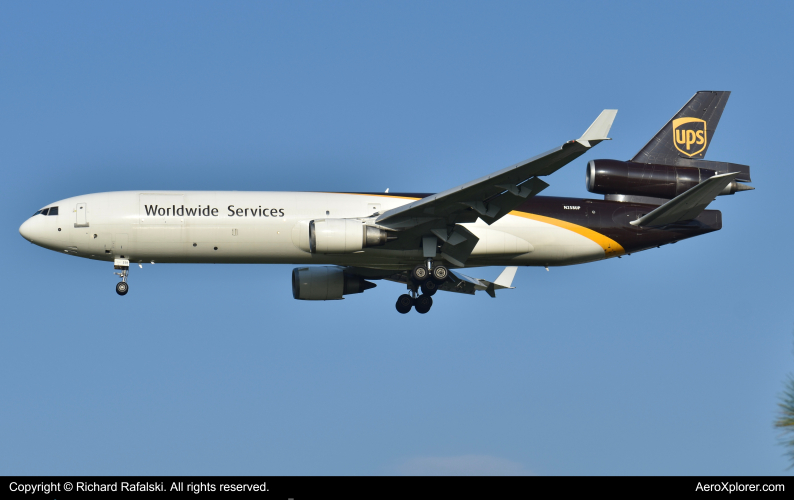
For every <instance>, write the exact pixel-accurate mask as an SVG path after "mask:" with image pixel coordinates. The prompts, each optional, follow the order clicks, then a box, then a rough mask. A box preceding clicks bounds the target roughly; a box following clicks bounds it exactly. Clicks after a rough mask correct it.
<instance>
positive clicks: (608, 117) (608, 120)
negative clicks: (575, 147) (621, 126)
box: [576, 109, 618, 148]
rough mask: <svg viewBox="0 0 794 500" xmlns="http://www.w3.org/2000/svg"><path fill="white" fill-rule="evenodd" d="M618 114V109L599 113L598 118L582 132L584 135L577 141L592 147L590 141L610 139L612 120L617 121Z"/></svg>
mask: <svg viewBox="0 0 794 500" xmlns="http://www.w3.org/2000/svg"><path fill="white" fill-rule="evenodd" d="M617 114H618V110H617V109H605V110H604V111H602V112H601V114H600V115H598V118H596V119H595V121H594V122H593V123H592V124H591V125H590V127H589V128H588V129H587V130H586V131H585V133H584V134H582V137H580V138H578V139H576V142H578V143H579V144H581V145H582V146H584V147H586V148H589V147H591V144H590V141H598V142H601V141H609V140H611V139H609V138H608V137H607V136H608V135H609V129H610V128H612V122H613V121H615V115H617Z"/></svg>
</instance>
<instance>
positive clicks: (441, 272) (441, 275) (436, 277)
mask: <svg viewBox="0 0 794 500" xmlns="http://www.w3.org/2000/svg"><path fill="white" fill-rule="evenodd" d="M430 276H431V277H432V278H433V281H435V282H436V283H439V284H441V283H443V282H445V281H447V278H449V269H447V268H446V267H445V266H435V267H433V270H432V271H431V272H430Z"/></svg>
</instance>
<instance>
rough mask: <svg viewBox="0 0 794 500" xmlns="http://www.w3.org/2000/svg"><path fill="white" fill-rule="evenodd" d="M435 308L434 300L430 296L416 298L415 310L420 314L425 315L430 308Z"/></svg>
mask: <svg viewBox="0 0 794 500" xmlns="http://www.w3.org/2000/svg"><path fill="white" fill-rule="evenodd" d="M431 307H433V299H432V298H431V297H430V296H429V295H420V296H419V297H417V298H416V303H415V304H414V309H416V312H418V313H419V314H425V313H427V311H429V310H430V308H431Z"/></svg>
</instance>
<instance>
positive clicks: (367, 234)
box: [292, 219, 391, 253]
mask: <svg viewBox="0 0 794 500" xmlns="http://www.w3.org/2000/svg"><path fill="white" fill-rule="evenodd" d="M389 239H391V238H389V237H388V233H387V232H386V231H384V230H383V229H380V228H377V227H372V226H367V225H365V224H364V223H362V222H361V221H360V220H355V219H322V220H312V221H308V222H307V221H303V222H299V223H298V224H297V225H296V226H295V228H293V230H292V241H293V243H294V244H295V246H297V247H298V248H300V249H301V250H303V251H304V252H310V253H351V252H358V251H360V250H362V249H363V248H365V247H374V246H381V245H385V244H386V242H387V241H388V240H389Z"/></svg>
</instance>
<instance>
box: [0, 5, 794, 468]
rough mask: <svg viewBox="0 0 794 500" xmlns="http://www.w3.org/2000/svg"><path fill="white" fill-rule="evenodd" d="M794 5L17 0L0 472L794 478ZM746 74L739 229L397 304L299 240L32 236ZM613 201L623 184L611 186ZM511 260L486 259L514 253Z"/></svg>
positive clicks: (529, 131)
mask: <svg viewBox="0 0 794 500" xmlns="http://www.w3.org/2000/svg"><path fill="white" fill-rule="evenodd" d="M793 11H794V7H792V5H791V3H789V2H768V3H762V4H756V5H750V4H746V3H739V2H736V3H731V2H696V3H693V2H666V3H664V5H663V6H662V5H661V4H649V3H640V2H598V3H595V2H554V3H547V4H543V5H532V4H529V3H525V2H487V3H486V2H481V3H476V2H416V3H411V2H399V3H398V2H392V3H384V2H361V3H350V2H336V3H319V2H317V3H314V2H284V3H260V2H217V3H206V2H182V3H180V2H168V3H163V2H134V3H128V4H120V3H106V2H96V3H89V2H80V3H71V4H67V3H62V2H49V3H47V2H37V3H22V2H18V3H6V4H5V5H4V6H3V7H2V15H0V68H2V70H0V116H1V117H2V119H0V166H2V172H3V182H2V183H0V194H1V195H2V199H3V200H4V206H5V213H6V216H5V217H3V219H2V222H0V227H1V228H2V235H3V237H2V238H3V239H2V241H3V245H2V246H1V247H0V256H2V262H3V265H2V266H0V280H2V281H1V282H2V283H3V285H4V286H3V287H2V288H0V325H2V328H0V330H2V335H0V352H2V353H3V362H2V363H1V364H0V377H1V378H2V381H3V382H2V383H1V384H0V400H2V402H3V403H2V405H0V423H1V424H2V425H0V429H2V431H0V449H2V450H4V453H2V454H0V473H2V474H263V475H278V474H425V473H429V474H467V473H468V474H471V473H474V474H492V473H496V474H543V475H547V474H782V473H787V470H786V468H787V466H788V462H787V461H786V458H785V457H784V455H783V454H784V452H785V449H784V448H782V447H781V446H780V445H779V444H777V440H778V435H777V432H776V431H775V430H774V429H773V427H772V422H773V420H774V419H775V416H776V411H777V406H776V405H777V402H778V397H779V395H780V393H781V390H782V388H783V382H784V380H785V378H786V376H787V374H789V373H794V353H793V352H792V351H793V348H794V344H792V342H793V341H794V334H793V332H794V314H792V306H791V304H792V300H794V289H793V288H792V285H791V283H792V259H791V248H792V244H793V243H794V242H793V241H792V236H791V228H792V222H791V220H790V217H789V216H788V212H789V209H790V207H789V205H790V203H789V200H790V199H791V189H792V186H794V175H792V167H791V163H792V162H791V154H792V151H791V148H790V143H791V140H790V135H791V132H790V129H791V117H792V115H794V109H793V108H794V106H792V98H791V90H792V88H793V87H792V83H794V81H793V78H792V77H793V76H794V66H793V65H792V64H791V61H792V57H793V56H794V50H793V47H794V40H792V35H791V29H790V27H791V23H792V21H793V20H794V19H793V17H794V16H792V13H794V12H793ZM698 90H731V91H733V94H732V96H731V99H730V101H729V102H728V105H727V107H726V109H725V113H724V115H723V118H722V121H721V123H720V125H719V129H718V131H717V133H716V134H715V136H714V139H713V141H712V144H711V146H710V148H709V151H708V156H707V158H708V159H712V160H721V161H731V162H736V163H744V164H749V165H751V166H752V173H753V179H754V181H755V182H754V186H755V187H756V188H757V189H756V190H755V191H752V192H749V193H740V194H738V195H736V196H733V197H721V198H719V199H718V200H717V201H716V202H715V203H714V204H713V205H712V207H713V208H716V209H719V210H721V211H722V213H723V221H724V227H723V229H722V230H721V231H719V232H717V233H713V234H709V235H705V236H702V237H699V238H695V239H692V240H687V241H684V242H681V243H679V244H676V245H672V246H667V247H663V248H662V249H659V250H653V251H648V252H642V253H638V254H634V255H632V256H629V257H624V258H622V259H612V260H609V261H605V262H598V263H592V264H587V265H582V266H574V267H566V268H552V269H551V271H550V272H546V271H545V270H543V269H542V268H522V269H520V270H519V272H518V275H517V277H516V281H515V285H516V286H517V287H518V288H517V289H516V290H512V291H506V292H504V293H500V294H499V295H498V297H497V299H496V300H493V299H491V298H489V297H488V296H487V295H484V294H483V295H478V296H476V297H469V296H452V295H453V294H445V295H443V296H442V294H439V295H437V296H436V299H437V300H435V305H434V307H433V310H432V311H431V312H430V313H429V314H427V315H419V314H415V313H414V314H408V315H405V316H402V315H399V314H397V313H396V312H395V310H394V301H395V299H396V297H397V295H399V294H400V293H402V289H401V287H400V286H398V285H396V284H392V283H380V284H379V286H378V287H377V288H376V289H374V290H370V291H368V292H367V293H365V294H363V295H358V296H352V297H349V298H348V299H346V300H344V301H339V302H322V303H309V302H302V301H296V300H293V298H292V296H291V288H290V278H291V274H290V273H291V269H292V267H294V266H285V265H273V266H265V265H262V266H251V265H225V266H224V265H156V266H147V267H145V268H144V269H143V270H139V269H137V268H134V269H132V270H131V276H130V283H131V287H130V293H129V295H127V296H126V297H124V298H120V297H118V296H117V295H116V294H115V293H114V291H113V286H114V284H115V282H116V279H115V277H114V276H113V274H112V270H111V268H110V266H109V265H108V264H103V263H98V262H94V261H88V260H83V259H77V258H74V257H70V256H66V255H60V254H57V253H55V252H51V251H48V250H44V249H42V248H39V247H36V246H32V245H30V244H29V243H27V242H26V241H25V240H24V239H22V238H21V237H20V236H19V234H18V228H19V225H20V224H22V222H23V221H24V220H25V219H26V218H27V217H28V216H29V215H30V214H32V213H33V212H34V211H35V210H37V209H39V208H41V207H42V206H45V205H46V204H47V203H50V202H52V201H55V200H59V199H62V198H66V197H70V196H74V195H79V194H84V193H92V192H101V191H114V190H127V189H186V190H187V189H207V190H301V191H312V190H326V191H348V190H353V191H378V190H385V189H386V188H390V190H391V191H426V192H435V191H441V190H444V189H446V188H449V187H452V186H454V185H457V184H461V183H463V182H466V181H469V180H471V179H474V178H477V177H480V176H482V175H485V174H487V173H489V172H491V171H494V170H497V169H500V168H503V167H505V166H507V165H510V164H512V163H515V162H517V161H520V160H523V159H525V158H528V157H531V156H534V155H535V154H538V153H540V152H543V151H546V150H548V149H550V148H552V147H555V146H557V145H559V144H561V143H562V142H563V141H566V140H569V139H573V138H575V137H578V136H579V134H581V133H582V132H583V131H584V130H585V128H587V126H588V125H589V124H590V122H591V121H592V120H593V119H594V118H595V116H596V115H597V114H598V113H599V112H600V111H601V110H602V109H604V108H618V109H619V110H620V111H619V113H618V115H617V119H616V121H615V125H614V127H613V129H612V133H611V136H612V137H613V138H614V141H612V142H608V143H603V144H601V145H599V146H598V148H596V149H595V150H594V151H593V152H590V153H588V154H587V155H586V156H584V157H582V158H580V159H579V160H577V161H576V162H574V163H572V164H570V165H568V166H566V167H565V168H563V169H562V170H560V171H558V172H557V173H555V174H554V175H553V176H551V177H549V178H547V179H546V180H547V181H548V182H549V183H550V184H551V187H549V188H548V189H547V190H546V192H545V193H544V194H548V195H570V196H583V197H588V196H589V194H588V193H587V191H586V190H585V186H584V174H585V164H586V162H587V161H588V160H590V159H594V158H617V159H628V158H631V157H632V156H633V155H634V153H636V151H637V150H639V149H640V147H642V145H644V144H645V143H646V142H647V141H648V140H649V139H650V137H651V136H652V135H653V134H654V133H655V132H656V131H657V130H658V129H659V128H660V127H661V126H662V125H663V124H664V123H665V122H666V121H667V120H668V119H669V118H670V117H671V116H672V115H673V113H675V112H676V111H677V110H678V109H679V108H680V107H681V106H682V105H683V104H684V103H685V102H686V101H687V100H688V99H689V98H690V97H691V96H692V94H694V93H695V92H696V91H698ZM593 197H595V196H593ZM499 271H500V269H496V268H486V269H480V270H476V271H472V272H471V273H470V274H473V275H476V276H479V277H483V278H490V279H492V278H494V277H495V276H497V275H498V273H499Z"/></svg>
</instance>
